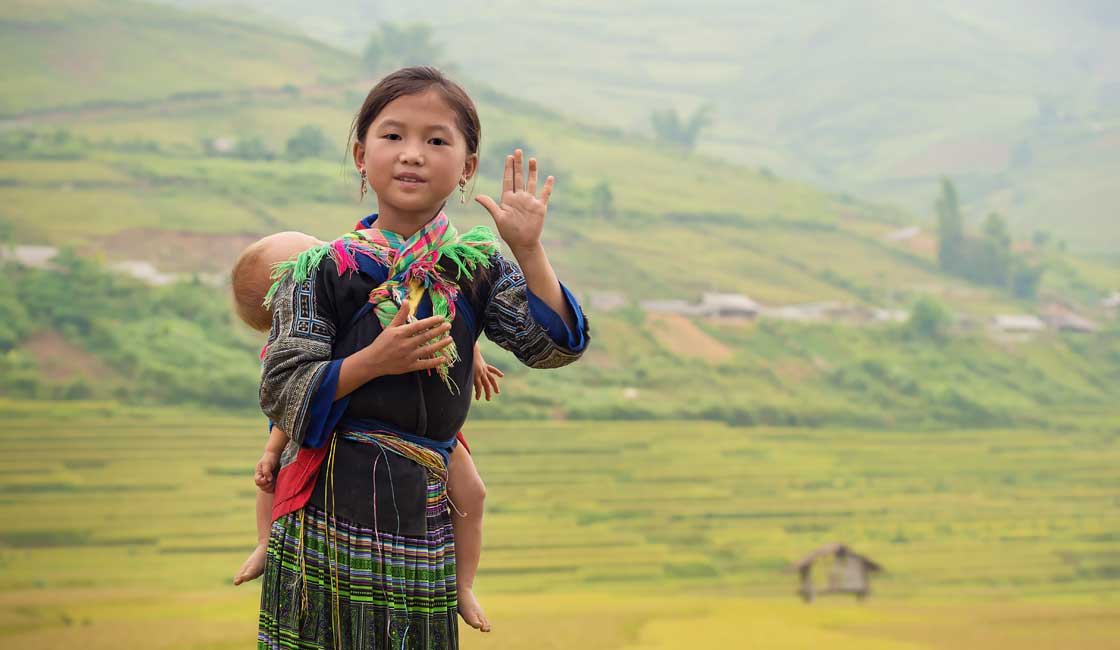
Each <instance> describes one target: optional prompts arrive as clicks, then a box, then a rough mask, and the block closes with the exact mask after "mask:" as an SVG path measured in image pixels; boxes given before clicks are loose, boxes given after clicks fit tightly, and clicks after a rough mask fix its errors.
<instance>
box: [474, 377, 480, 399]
mask: <svg viewBox="0 0 1120 650" xmlns="http://www.w3.org/2000/svg"><path fill="white" fill-rule="evenodd" d="M481 395H482V378H481V377H479V375H478V373H475V375H474V401H476V402H477V401H478V398H479V397H480V396H481Z"/></svg>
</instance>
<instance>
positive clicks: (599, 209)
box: [591, 181, 614, 219]
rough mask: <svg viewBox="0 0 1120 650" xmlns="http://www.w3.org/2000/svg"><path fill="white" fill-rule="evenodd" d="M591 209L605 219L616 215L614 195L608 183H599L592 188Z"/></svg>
mask: <svg viewBox="0 0 1120 650" xmlns="http://www.w3.org/2000/svg"><path fill="white" fill-rule="evenodd" d="M591 209H592V210H593V211H594V213H595V214H596V215H597V216H599V217H600V218H603V219H606V218H607V217H610V216H612V215H614V193H613V192H611V185H610V183H608V182H607V181H599V182H598V183H596V184H595V187H593V188H591Z"/></svg>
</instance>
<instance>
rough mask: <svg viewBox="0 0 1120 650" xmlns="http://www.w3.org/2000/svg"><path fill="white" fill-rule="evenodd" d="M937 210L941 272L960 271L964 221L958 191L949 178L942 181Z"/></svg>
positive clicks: (938, 254) (938, 255) (938, 261)
mask: <svg viewBox="0 0 1120 650" xmlns="http://www.w3.org/2000/svg"><path fill="white" fill-rule="evenodd" d="M935 207H936V209H937V263H938V265H939V266H940V267H941V270H943V271H948V272H950V273H958V272H959V271H960V261H961V252H962V250H961V249H962V247H963V244H964V220H963V219H962V218H961V206H960V202H959V201H958V199H957V189H956V188H955V187H953V183H952V181H950V180H949V179H948V178H943V179H941V196H940V197H938V199H937V202H936V204H935Z"/></svg>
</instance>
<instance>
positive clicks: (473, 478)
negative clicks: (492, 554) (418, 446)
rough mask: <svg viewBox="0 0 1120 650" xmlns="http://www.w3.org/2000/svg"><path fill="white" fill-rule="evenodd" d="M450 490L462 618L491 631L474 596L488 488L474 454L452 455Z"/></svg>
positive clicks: (461, 450) (456, 451)
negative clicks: (483, 508)
mask: <svg viewBox="0 0 1120 650" xmlns="http://www.w3.org/2000/svg"><path fill="white" fill-rule="evenodd" d="M447 490H448V492H449V493H450V496H451V501H452V502H453V503H454V504H455V508H454V509H453V510H452V512H451V521H452V526H453V527H454V530H455V579H456V581H457V582H458V585H459V615H460V616H462V617H463V620H464V621H466V622H467V624H468V625H470V626H471V627H473V628H475V629H478V630H482V631H483V632H489V631H490V621H488V620H486V614H484V613H483V612H482V606H481V605H479V604H478V600H477V599H476V598H475V597H474V576H475V574H476V573H477V572H478V561H479V558H480V557H481V556H482V506H483V501H485V499H486V486H485V485H483V483H482V477H481V476H479V475H478V469H477V468H476V467H475V466H474V460H473V459H472V458H471V453H470V452H469V451H467V450H466V449H464V448H463V445H456V447H455V449H454V450H453V451H452V452H451V467H450V469H449V470H448V476H447Z"/></svg>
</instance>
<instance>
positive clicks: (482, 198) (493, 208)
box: [474, 183, 508, 221]
mask: <svg viewBox="0 0 1120 650" xmlns="http://www.w3.org/2000/svg"><path fill="white" fill-rule="evenodd" d="M502 185H503V187H504V186H505V183H502ZM506 191H508V190H506ZM474 200H475V201H478V204H479V205H481V206H482V207H484V208H486V211H487V212H489V213H490V216H491V217H493V218H494V220H495V221H497V220H498V215H499V214H500V213H501V208H499V207H498V204H497V203H494V199H492V198H490V197H489V196H486V195H482V194H480V195H479V196H476V197H474Z"/></svg>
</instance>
